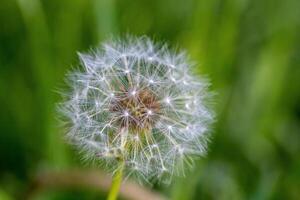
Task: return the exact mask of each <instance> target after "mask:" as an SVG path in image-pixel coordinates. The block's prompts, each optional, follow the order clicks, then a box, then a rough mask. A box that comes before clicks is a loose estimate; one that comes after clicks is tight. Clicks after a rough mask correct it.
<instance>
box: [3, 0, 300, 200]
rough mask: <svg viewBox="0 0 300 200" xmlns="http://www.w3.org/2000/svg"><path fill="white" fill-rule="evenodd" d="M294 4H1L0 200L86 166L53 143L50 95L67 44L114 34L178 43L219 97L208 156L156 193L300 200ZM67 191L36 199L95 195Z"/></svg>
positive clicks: (294, 0) (80, 0)
mask: <svg viewBox="0 0 300 200" xmlns="http://www.w3.org/2000/svg"><path fill="white" fill-rule="evenodd" d="M299 7H300V2H299V1H298V0H285V1H281V0H272V1H271V0H252V1H250V0H225V1H224V0H223V1H222V0H210V1H204V0H178V1H176V2H174V1H173V0H165V1H159V0H144V1H139V0H122V1H121V0H85V1H84V0H51V1H50V0H1V2H0V24H1V26H0V66H1V67H0V105H1V114H0V130H1V133H0V161H1V162H0V191H1V192H0V199H1V198H3V199H14V198H20V197H21V195H22V193H23V192H24V191H25V190H26V188H27V187H28V184H29V182H30V179H31V177H32V175H33V174H35V173H36V171H38V170H39V169H41V168H46V169H54V168H55V169H68V168H71V167H82V168H84V167H85V166H82V164H81V162H80V161H78V160H79V158H77V157H78V156H77V155H76V154H75V153H74V152H73V151H72V150H71V149H70V147H69V146H68V145H66V144H64V141H63V138H62V136H63V131H64V130H62V129H61V128H60V127H59V126H58V123H57V120H56V113H55V103H56V102H58V101H59V95H58V94H57V92H56V90H57V88H60V87H61V86H63V84H64V83H63V79H64V75H65V73H66V72H67V70H68V69H70V67H71V66H72V65H76V64H77V63H78V59H77V54H76V52H77V51H87V50H88V49H89V48H91V47H95V46H97V45H98V44H99V43H100V42H101V41H103V40H105V39H107V38H111V37H113V36H122V35H125V34H134V35H142V34H146V35H149V36H151V37H154V38H155V39H158V40H163V41H167V42H169V43H170V44H171V46H174V47H177V46H179V47H181V48H185V49H187V51H188V53H190V54H191V57H192V58H193V59H194V60H195V61H197V62H198V63H199V65H197V68H196V71H197V72H199V73H201V74H207V75H208V77H209V78H210V79H211V81H212V89H213V90H215V91H216V92H217V93H218V95H217V96H216V102H215V109H216V112H217V115H218V118H217V122H216V123H215V125H214V129H213V130H214V131H213V137H212V142H211V144H210V148H209V152H208V155H207V156H206V157H205V158H203V159H200V160H199V161H196V164H195V168H194V169H193V170H191V171H190V172H188V173H187V174H186V177H184V178H182V177H179V178H176V179H175V180H174V181H173V185H172V186H156V187H155V188H156V189H158V190H159V191H161V192H162V193H165V194H166V195H167V196H170V197H171V198H172V199H178V200H179V199H180V200H184V199H300V190H299V188H300V187H299V186H300V159H299V157H300V132H299V130H300V90H299V88H300V78H299V77H300V37H299V33H300V12H299ZM73 192H75V189H74V191H73ZM76 192H77V193H78V195H74V194H71V193H72V192H70V191H65V192H64V191H47V193H46V194H42V196H43V197H40V198H41V199H95V198H97V197H99V196H97V195H95V194H94V193H93V192H88V191H86V190H83V191H77V190H76ZM79 193H80V194H79ZM102 195H103V194H102ZM104 196H105V195H103V197H104Z"/></svg>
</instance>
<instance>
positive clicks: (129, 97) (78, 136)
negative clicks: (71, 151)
mask: <svg viewBox="0 0 300 200" xmlns="http://www.w3.org/2000/svg"><path fill="white" fill-rule="evenodd" d="M79 56H80V61H81V65H82V67H83V70H80V71H77V72H72V73H70V76H69V82H68V84H69V85H70V88H71V92H70V93H68V94H69V95H66V96H67V97H66V99H65V101H64V102H63V103H62V104H61V111H62V114H63V115H64V116H65V119H66V121H67V127H68V133H67V137H68V139H69V141H70V142H71V143H73V144H74V145H76V146H77V147H78V148H79V149H80V150H81V151H82V152H84V155H85V156H86V157H87V158H89V159H92V160H97V161H99V162H101V163H103V164H104V165H105V166H106V167H107V169H109V170H111V171H112V172H114V171H116V169H117V167H118V162H119V161H120V160H123V161H124V163H125V174H126V175H127V176H133V174H135V175H136V177H137V178H139V179H142V180H145V181H149V180H153V179H166V177H167V179H168V178H171V177H172V175H173V174H182V172H183V171H184V169H185V166H190V165H191V164H192V163H191V162H192V160H193V159H194V158H196V157H197V156H201V155H203V154H204V153H205V149H206V145H207V138H208V134H207V133H208V131H209V125H210V124H211V122H212V120H213V113H212V112H211V110H210V109H209V108H208V106H207V103H206V102H207V97H208V96H209V93H208V92H207V87H208V83H207V81H205V80H203V79H201V78H198V77H196V76H195V75H193V74H192V73H191V72H190V67H191V64H190V63H189V61H188V59H187V57H186V55H185V54H184V53H180V52H179V53H176V52H172V51H170V50H168V48H167V47H166V45H157V44H155V43H154V42H152V41H151V40H150V39H148V38H146V37H142V38H131V39H127V40H125V41H123V42H122V41H113V42H108V43H106V44H104V45H103V46H102V47H100V48H99V49H98V50H95V51H93V52H91V53H89V54H79ZM180 163H186V164H183V165H182V164H180ZM162 173H163V174H164V175H163V176H162ZM162 181H163V180H162Z"/></svg>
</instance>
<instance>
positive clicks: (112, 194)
mask: <svg viewBox="0 0 300 200" xmlns="http://www.w3.org/2000/svg"><path fill="white" fill-rule="evenodd" d="M123 169H124V162H122V163H121V164H120V167H119V168H118V169H117V172H116V173H115V174H114V177H113V180H112V184H111V188H110V191H109V194H108V197H107V200H116V199H117V197H118V194H119V189H120V185H121V183H122V177H123Z"/></svg>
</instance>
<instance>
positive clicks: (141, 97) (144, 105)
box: [110, 88, 160, 130]
mask: <svg viewBox="0 0 300 200" xmlns="http://www.w3.org/2000/svg"><path fill="white" fill-rule="evenodd" d="M110 109H111V111H112V112H114V113H115V114H116V116H117V117H118V120H116V123H118V125H119V126H121V127H125V128H128V129H133V130H140V129H150V128H151V127H152V126H153V125H154V123H155V121H156V120H157V118H158V114H159V111H160V104H159V101H158V99H157V97H156V95H155V94H154V93H153V92H152V91H151V90H149V89H147V88H143V89H140V90H136V89H135V90H128V91H122V92H120V94H118V95H116V96H115V98H114V100H113V101H112V102H111V107H110ZM120 113H127V114H126V115H124V114H123V115H121V116H119V115H120Z"/></svg>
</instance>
